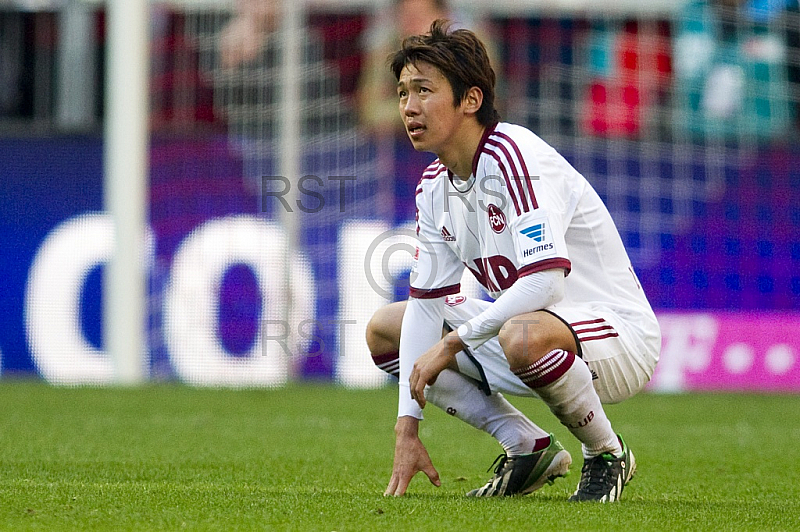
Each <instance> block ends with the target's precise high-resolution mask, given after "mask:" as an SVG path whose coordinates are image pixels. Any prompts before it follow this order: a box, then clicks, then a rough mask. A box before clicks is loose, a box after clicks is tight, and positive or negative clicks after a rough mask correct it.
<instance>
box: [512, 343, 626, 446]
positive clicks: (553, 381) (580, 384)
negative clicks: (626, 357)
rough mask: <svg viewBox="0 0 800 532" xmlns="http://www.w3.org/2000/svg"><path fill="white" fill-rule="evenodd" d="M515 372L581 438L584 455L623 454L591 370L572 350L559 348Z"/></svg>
mask: <svg viewBox="0 0 800 532" xmlns="http://www.w3.org/2000/svg"><path fill="white" fill-rule="evenodd" d="M513 371H514V373H515V374H516V375H517V376H518V377H519V378H520V379H522V382H524V383H525V384H527V385H528V386H529V387H530V388H531V389H533V390H534V391H535V392H536V394H537V395H539V397H541V398H542V401H544V402H545V404H546V405H547V406H548V407H550V410H551V411H552V412H553V414H555V416H556V417H557V418H558V420H559V421H561V423H562V424H563V425H564V426H565V427H567V428H568V429H569V430H570V432H572V434H573V435H574V436H575V437H576V438H578V440H580V442H581V444H582V446H583V456H584V458H591V457H593V456H597V455H599V454H601V453H604V452H610V453H612V454H614V455H616V456H620V455H621V454H622V447H621V446H620V443H619V440H618V439H617V435H616V434H614V430H613V429H612V428H611V422H610V421H609V420H608V417H606V413H605V410H603V405H602V404H601V403H600V397H599V396H598V395H597V392H596V391H595V389H594V386H593V385H592V373H591V371H589V367H588V366H587V365H586V364H584V362H583V361H582V360H581V359H579V358H577V357H576V356H575V355H574V354H573V353H570V352H569V351H562V350H561V349H556V350H554V351H551V352H550V353H548V354H546V355H545V356H543V357H542V358H540V359H539V360H537V361H536V362H534V363H533V364H531V365H530V366H526V367H524V368H517V369H514V370H513Z"/></svg>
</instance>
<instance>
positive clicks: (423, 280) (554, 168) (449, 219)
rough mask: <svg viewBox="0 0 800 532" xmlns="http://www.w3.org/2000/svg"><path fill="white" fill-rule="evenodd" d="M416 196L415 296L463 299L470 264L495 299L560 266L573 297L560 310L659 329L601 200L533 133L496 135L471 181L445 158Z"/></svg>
mask: <svg viewBox="0 0 800 532" xmlns="http://www.w3.org/2000/svg"><path fill="white" fill-rule="evenodd" d="M416 194H417V235H418V237H419V243H418V250H417V256H416V258H415V261H414V268H413V270H412V278H411V290H410V295H411V297H414V298H422V299H425V298H436V297H441V296H445V295H450V294H455V293H458V292H459V290H460V286H459V281H460V278H461V275H462V273H463V268H464V267H466V268H468V269H469V270H470V271H471V272H472V273H473V275H475V277H476V278H477V279H478V281H479V282H480V283H481V285H483V287H484V288H485V289H486V290H487V292H488V293H489V294H490V295H491V296H493V297H495V298H496V297H498V296H499V295H500V294H502V293H503V292H504V291H506V290H507V289H508V288H510V287H511V286H512V285H513V284H514V282H515V281H516V280H517V279H518V278H520V277H524V276H526V275H530V274H532V273H534V272H538V271H542V270H548V269H552V268H561V269H563V270H564V272H565V274H566V275H567V277H566V279H565V284H564V290H565V292H564V298H563V300H562V301H561V302H559V303H558V304H557V305H556V306H555V307H554V308H557V307H559V306H566V307H575V306H587V305H588V306H591V305H594V304H597V305H602V306H604V307H607V308H610V309H612V310H614V311H615V312H616V313H617V314H618V315H620V316H621V317H622V318H624V319H625V320H626V321H629V322H630V324H631V325H632V326H633V327H635V328H637V329H640V330H641V331H642V332H643V333H646V332H647V331H652V330H653V329H654V328H655V329H656V330H657V329H658V324H657V322H656V318H655V315H654V314H653V311H652V309H651V307H650V304H649V302H648V301H647V298H646V297H645V294H644V291H643V290H642V288H641V286H640V284H639V281H638V279H637V278H636V275H635V273H634V271H633V268H632V266H631V263H630V260H629V258H628V255H627V252H626V251H625V248H624V246H623V243H622V239H621V238H620V235H619V232H618V231H617V228H616V226H615V225H614V222H613V220H612V218H611V215H610V214H609V212H608V210H607V209H606V207H605V205H604V204H603V202H602V200H601V199H600V197H599V196H598V195H597V193H596V192H595V190H594V189H593V188H592V186H591V185H590V184H589V182H588V181H587V180H586V179H585V178H584V177H583V176H582V175H581V174H580V173H579V172H578V171H577V170H575V169H574V168H573V167H572V166H571V165H570V164H569V163H568V162H567V161H566V160H565V159H564V158H563V157H562V156H561V155H559V154H558V153H557V152H556V150H555V149H553V148H552V147H551V146H549V145H548V144H547V143H545V142H544V141H543V140H542V139H540V138H539V137H538V136H536V135H535V134H534V133H532V132H531V131H529V130H528V129H526V128H524V127H521V126H516V125H513V124H508V123H499V124H497V125H496V126H494V127H492V128H487V131H486V132H485V134H484V136H483V138H482V139H481V143H480V146H479V147H478V150H477V152H476V156H475V160H474V161H473V168H472V175H471V176H470V178H469V179H468V180H467V181H461V180H459V179H457V178H454V177H453V176H452V174H450V173H449V171H448V170H447V168H445V166H444V165H443V164H441V163H440V162H439V161H438V160H436V161H434V162H433V163H432V164H431V165H430V166H429V167H428V168H427V169H426V170H425V172H424V173H423V176H422V179H421V180H420V183H419V185H418V186H417V190H416Z"/></svg>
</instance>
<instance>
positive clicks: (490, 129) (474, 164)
mask: <svg viewBox="0 0 800 532" xmlns="http://www.w3.org/2000/svg"><path fill="white" fill-rule="evenodd" d="M496 127H497V122H495V123H494V124H491V125H489V126H488V127H487V128H486V129H485V130H484V131H483V136H481V141H480V142H479V143H478V149H477V150H475V155H474V156H473V157H472V175H477V172H478V160H479V159H480V158H481V153H483V146H484V145H485V144H486V140H487V139H488V138H489V135H491V134H492V133H494V128H496Z"/></svg>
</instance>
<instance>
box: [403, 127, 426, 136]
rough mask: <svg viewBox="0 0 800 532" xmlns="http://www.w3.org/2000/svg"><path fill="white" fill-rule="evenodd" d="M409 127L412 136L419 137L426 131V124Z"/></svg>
mask: <svg viewBox="0 0 800 532" xmlns="http://www.w3.org/2000/svg"><path fill="white" fill-rule="evenodd" d="M407 129H408V134H409V135H410V136H411V137H412V138H416V137H419V136H420V135H421V134H422V133H424V132H425V127H424V126H420V125H418V124H413V125H409V126H408V127H407Z"/></svg>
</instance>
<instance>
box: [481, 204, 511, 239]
mask: <svg viewBox="0 0 800 532" xmlns="http://www.w3.org/2000/svg"><path fill="white" fill-rule="evenodd" d="M486 211H487V213H488V214H489V225H490V226H491V227H492V231H494V232H495V233H502V232H503V231H505V230H506V215H505V214H503V211H501V210H500V207H498V206H497V205H495V204H494V203H490V204H489V208H488V209H486Z"/></svg>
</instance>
